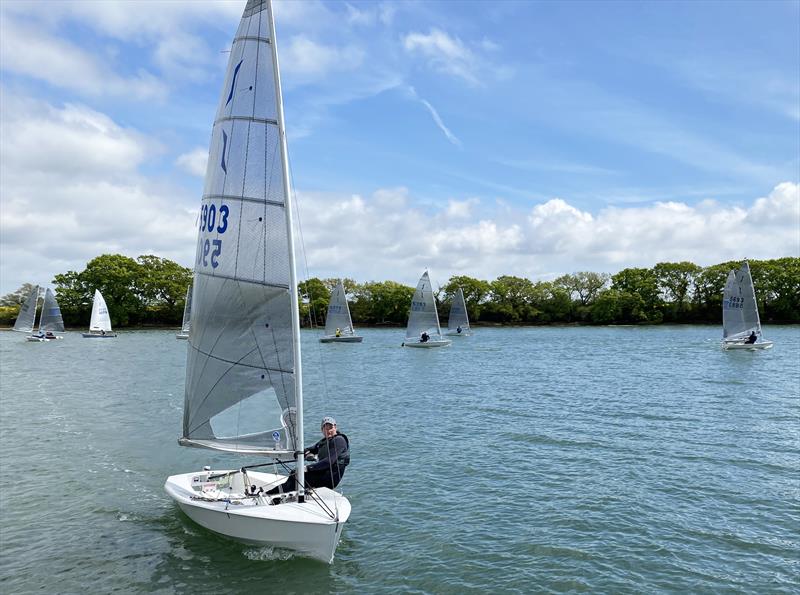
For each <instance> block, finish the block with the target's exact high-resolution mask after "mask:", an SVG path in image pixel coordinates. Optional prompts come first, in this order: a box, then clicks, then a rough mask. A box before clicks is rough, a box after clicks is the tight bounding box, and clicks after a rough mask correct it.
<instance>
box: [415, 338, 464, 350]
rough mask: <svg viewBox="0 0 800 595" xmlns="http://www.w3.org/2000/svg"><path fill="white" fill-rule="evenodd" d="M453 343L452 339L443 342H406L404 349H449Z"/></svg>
mask: <svg viewBox="0 0 800 595" xmlns="http://www.w3.org/2000/svg"><path fill="white" fill-rule="evenodd" d="M451 343H452V341H451V340H450V339H442V340H441V341H425V342H424V343H422V342H420V341H416V342H411V343H409V342H405V343H403V347H422V348H425V349H429V348H431V347H449V346H450V344H451Z"/></svg>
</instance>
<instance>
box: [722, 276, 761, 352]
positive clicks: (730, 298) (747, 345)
mask: <svg viewBox="0 0 800 595" xmlns="http://www.w3.org/2000/svg"><path fill="white" fill-rule="evenodd" d="M722 346H723V347H724V348H725V349H769V348H771V347H772V341H766V340H765V339H764V337H763V335H762V333H761V320H760V319H759V316H758V304H757V303H756V292H755V288H754V287H753V278H752V276H751V275H750V264H749V263H748V262H747V261H745V262H744V263H743V264H742V266H741V268H740V269H739V270H738V271H731V272H730V273H728V280H727V282H726V283H725V289H724V291H723V294H722Z"/></svg>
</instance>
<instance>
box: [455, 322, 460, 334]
mask: <svg viewBox="0 0 800 595" xmlns="http://www.w3.org/2000/svg"><path fill="white" fill-rule="evenodd" d="M456 332H457V333H458V334H459V335H460V334H461V325H460V324H459V325H458V328H457V329H456Z"/></svg>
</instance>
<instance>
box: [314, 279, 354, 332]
mask: <svg viewBox="0 0 800 595" xmlns="http://www.w3.org/2000/svg"><path fill="white" fill-rule="evenodd" d="M363 339H364V337H361V336H359V335H356V334H355V330H354V329H353V320H352V318H350V307H349V306H348V305H347V295H346V294H345V291H344V285H343V284H342V281H341V279H340V280H339V282H338V283H337V284H336V287H334V288H333V290H332V291H331V299H330V301H329V302H328V315H327V316H326V318H325V335H323V336H322V337H321V338H320V342H321V343H361V341H362V340H363Z"/></svg>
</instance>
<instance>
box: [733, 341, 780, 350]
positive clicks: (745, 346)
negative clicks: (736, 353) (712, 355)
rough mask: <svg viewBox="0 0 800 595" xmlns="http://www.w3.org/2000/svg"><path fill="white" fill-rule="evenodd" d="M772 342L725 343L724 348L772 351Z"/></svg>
mask: <svg viewBox="0 0 800 595" xmlns="http://www.w3.org/2000/svg"><path fill="white" fill-rule="evenodd" d="M772 344H773V343H772V341H759V342H757V343H743V342H741V341H723V342H722V348H723V349H725V350H728V349H750V350H751V351H752V350H755V349H771V348H772Z"/></svg>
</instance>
